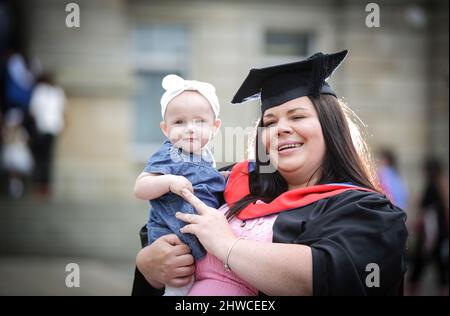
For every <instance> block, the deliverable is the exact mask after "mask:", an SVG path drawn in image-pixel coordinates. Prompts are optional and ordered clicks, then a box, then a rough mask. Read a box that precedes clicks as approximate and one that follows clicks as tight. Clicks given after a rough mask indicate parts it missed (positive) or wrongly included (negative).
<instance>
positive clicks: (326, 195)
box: [134, 51, 407, 295]
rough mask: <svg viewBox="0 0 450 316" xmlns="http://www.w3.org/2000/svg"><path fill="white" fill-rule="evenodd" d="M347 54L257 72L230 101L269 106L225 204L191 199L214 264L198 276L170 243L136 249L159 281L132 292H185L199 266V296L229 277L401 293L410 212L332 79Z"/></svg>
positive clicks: (303, 290) (316, 289)
mask: <svg viewBox="0 0 450 316" xmlns="http://www.w3.org/2000/svg"><path fill="white" fill-rule="evenodd" d="M346 55H347V51H342V52H338V53H335V54H322V53H317V54H315V55H313V56H311V57H309V58H308V59H305V60H302V61H299V62H296V63H291V64H284V65H278V66H273V67H268V68H262V69H252V70H251V71H250V73H249V75H248V76H247V78H246V79H245V81H244V82H243V84H242V86H241V87H240V88H239V90H238V91H237V93H236V95H235V97H234V98H233V100H232V102H233V103H240V102H243V101H246V100H248V99H253V98H260V99H261V109H262V117H261V120H260V123H259V128H258V132H257V139H256V142H255V143H256V148H255V153H256V159H255V161H244V162H240V163H238V164H236V165H235V166H234V167H233V169H232V172H231V175H230V176H229V179H228V182H227V187H226V190H225V193H224V197H225V201H226V205H225V206H224V207H222V208H220V209H219V210H216V209H212V208H209V207H207V206H206V205H205V204H203V203H202V202H201V201H200V200H199V199H197V198H196V197H195V196H194V195H193V194H191V193H190V192H185V194H184V198H185V199H186V200H187V201H188V202H190V203H191V204H192V205H193V206H194V207H195V208H196V209H197V211H198V215H188V214H181V213H178V214H177V217H178V218H179V219H181V220H183V221H185V222H186V223H187V225H186V226H184V227H183V228H182V230H181V231H182V232H183V233H191V234H194V235H196V236H197V237H198V239H199V241H200V242H201V243H202V244H203V246H204V247H205V248H206V250H207V251H208V255H207V257H206V258H205V261H204V262H202V261H200V262H198V263H197V269H195V267H194V266H193V259H192V256H191V255H190V254H189V250H188V248H187V246H185V245H183V244H182V243H181V242H180V240H179V239H178V238H177V237H176V236H174V235H168V236H163V237H161V238H160V240H158V241H156V242H155V243H153V244H152V245H151V246H147V247H145V248H143V249H142V250H141V251H140V252H139V254H138V256H137V267H138V269H139V270H140V272H141V273H142V275H143V276H144V277H145V279H146V280H147V282H148V283H149V285H151V286H149V287H148V288H147V292H146V291H143V290H142V289H143V287H142V284H141V287H139V284H137V283H138V282H136V280H135V287H134V294H137V295H139V294H150V293H151V294H157V293H158V291H157V290H156V289H157V288H160V287H161V286H162V284H171V285H173V286H182V285H184V284H185V283H187V282H189V280H190V278H191V277H192V275H193V274H194V271H195V279H196V284H197V283H198V284H199V286H197V288H196V287H195V285H194V287H193V291H194V293H191V294H192V295H197V294H201V293H202V291H203V294H204V295H208V293H209V295H216V294H217V295H220V293H221V292H220V290H217V291H213V287H214V284H215V283H214V282H216V284H217V285H218V286H222V285H221V284H223V281H224V280H223V278H227V277H228V279H229V280H230V283H232V282H233V281H237V280H243V281H244V282H245V284H246V286H247V289H249V290H250V291H251V289H257V291H259V293H260V294H266V295H401V294H402V293H403V292H402V291H403V276H404V273H405V270H406V269H405V242H406V238H407V231H406V226H405V213H404V212H403V211H402V210H401V209H399V208H398V207H396V206H394V205H392V203H391V202H390V201H389V200H388V199H387V198H386V197H385V195H383V194H382V193H381V192H380V191H379V189H378V184H377V181H376V178H375V172H374V169H373V165H372V164H371V160H370V155H369V152H368V151H367V147H366V146H365V143H364V142H363V140H362V139H361V137H359V135H358V133H356V132H355V131H354V130H353V129H351V128H353V127H352V124H351V121H350V120H349V116H348V115H349V113H350V112H351V111H350V110H349V109H348V108H346V107H345V105H344V104H343V103H341V102H340V101H339V100H338V98H337V97H336V93H335V92H334V91H333V90H332V88H331V86H330V85H329V84H328V83H327V82H326V81H325V80H326V79H327V78H328V77H329V76H330V75H331V74H332V72H333V71H334V70H335V69H336V68H337V67H338V65H339V64H340V63H341V62H342V60H343V59H344V58H345V56H346ZM194 193H195V192H194ZM208 258H209V259H208ZM208 260H209V261H208ZM218 263H219V264H218ZM217 275H219V276H220V279H219V278H217V277H216V276H217ZM208 287H209V289H210V290H211V292H208Z"/></svg>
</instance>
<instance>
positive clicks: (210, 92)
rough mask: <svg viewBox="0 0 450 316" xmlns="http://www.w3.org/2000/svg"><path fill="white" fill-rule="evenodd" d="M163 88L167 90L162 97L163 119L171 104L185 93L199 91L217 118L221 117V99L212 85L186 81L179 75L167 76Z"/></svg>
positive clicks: (163, 81)
mask: <svg viewBox="0 0 450 316" xmlns="http://www.w3.org/2000/svg"><path fill="white" fill-rule="evenodd" d="M162 87H163V88H164V89H165V90H166V92H164V94H163V96H162V97H161V115H162V118H163V119H164V114H165V113H166V108H167V105H168V104H169V102H170V101H172V99H173V98H175V97H176V96H177V95H179V94H181V93H182V92H184V91H197V92H198V93H200V94H201V95H203V96H204V97H205V98H206V100H208V102H209V104H211V108H212V109H213V111H214V114H215V116H216V118H217V117H218V116H219V111H220V105H219V99H218V98H217V95H216V88H214V86H213V85H212V84H210V83H206V82H201V81H195V80H184V79H183V78H181V77H179V76H177V75H167V76H165V77H164V79H163V80H162Z"/></svg>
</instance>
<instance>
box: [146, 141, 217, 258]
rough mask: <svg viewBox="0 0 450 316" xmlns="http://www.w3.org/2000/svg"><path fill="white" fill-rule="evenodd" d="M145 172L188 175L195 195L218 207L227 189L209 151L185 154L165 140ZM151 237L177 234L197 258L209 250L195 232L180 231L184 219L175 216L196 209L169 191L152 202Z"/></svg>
mask: <svg viewBox="0 0 450 316" xmlns="http://www.w3.org/2000/svg"><path fill="white" fill-rule="evenodd" d="M144 172H149V173H161V174H173V175H178V176H183V177H185V178H187V179H188V180H189V181H190V182H191V183H192V186H193V188H194V194H195V196H197V197H198V198H199V199H200V200H202V201H203V202H204V203H205V204H206V205H208V206H210V207H214V208H219V206H220V205H219V200H220V199H219V197H220V195H221V194H223V191H224V189H225V180H224V178H223V176H222V175H221V174H220V173H219V172H218V171H217V170H216V169H214V159H213V157H212V155H211V153H210V152H209V151H205V154H204V155H202V156H198V155H193V154H186V153H184V152H183V151H182V150H181V149H179V148H176V147H174V146H172V144H171V143H170V142H169V141H168V140H166V141H165V142H164V143H163V145H162V146H161V148H160V149H159V150H158V151H157V152H156V153H155V154H153V155H152V156H151V157H150V159H149V161H148V163H147V165H146V167H145V168H144ZM150 204H151V208H150V214H149V221H148V224H147V227H148V238H149V243H152V242H153V241H155V240H156V239H158V238H159V237H161V236H163V235H167V234H172V233H175V234H176V235H177V236H178V237H179V238H180V239H181V240H182V241H183V242H184V243H186V244H187V245H189V246H190V248H191V251H192V255H193V256H194V258H195V259H197V260H198V259H200V258H202V257H203V256H204V255H205V254H206V252H205V249H204V248H203V246H202V245H201V244H200V243H199V241H198V239H197V238H196V237H195V236H194V235H192V234H182V233H180V228H181V227H183V226H184V225H185V223H184V222H182V221H180V220H178V219H176V218H175V213H176V212H183V213H188V214H196V211H195V209H194V208H193V207H192V206H191V205H190V204H189V203H187V202H186V201H185V200H184V199H183V198H182V197H180V196H178V195H176V194H174V193H171V192H169V193H167V194H164V195H163V196H161V197H159V198H158V199H154V200H151V201H150Z"/></svg>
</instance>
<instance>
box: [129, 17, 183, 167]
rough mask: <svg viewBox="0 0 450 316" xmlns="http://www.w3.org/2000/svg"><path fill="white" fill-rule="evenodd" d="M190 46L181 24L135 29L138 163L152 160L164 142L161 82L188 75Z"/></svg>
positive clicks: (135, 151)
mask: <svg viewBox="0 0 450 316" xmlns="http://www.w3.org/2000/svg"><path fill="white" fill-rule="evenodd" d="M188 43H189V40H188V30H187V29H186V27H184V26H180V25H144V26H142V25H140V26H137V27H136V28H135V29H134V30H133V33H132V52H131V54H132V62H133V68H134V73H135V82H136V86H135V92H134V96H133V99H134V100H133V101H134V117H133V153H134V157H135V158H136V160H138V161H145V160H146V159H148V157H149V155H150V154H151V153H152V152H154V151H156V150H157V149H158V148H159V146H161V143H162V141H163V140H164V135H163V133H162V132H161V129H160V127H159V123H160V122H161V105H160V99H161V95H162V94H163V93H164V89H163V88H162V87H161V81H162V79H163V78H164V76H165V75H167V74H170V73H173V74H178V75H180V76H185V75H186V74H187V73H188V71H189V69H188V60H189V47H188Z"/></svg>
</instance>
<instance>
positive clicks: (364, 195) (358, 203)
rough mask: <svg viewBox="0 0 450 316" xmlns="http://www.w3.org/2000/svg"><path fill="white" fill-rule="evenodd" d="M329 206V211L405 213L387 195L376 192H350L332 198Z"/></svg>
mask: <svg viewBox="0 0 450 316" xmlns="http://www.w3.org/2000/svg"><path fill="white" fill-rule="evenodd" d="M327 204H328V205H329V211H342V210H344V209H345V210H346V211H349V212H385V213H398V214H400V215H402V214H404V213H405V212H404V210H402V209H401V208H400V207H398V206H396V205H394V204H393V203H392V202H391V201H390V200H389V198H388V197H387V196H386V195H385V194H383V193H380V192H376V191H363V190H348V191H345V192H343V193H341V194H339V195H336V196H333V197H331V198H330V201H328V203H327Z"/></svg>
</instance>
